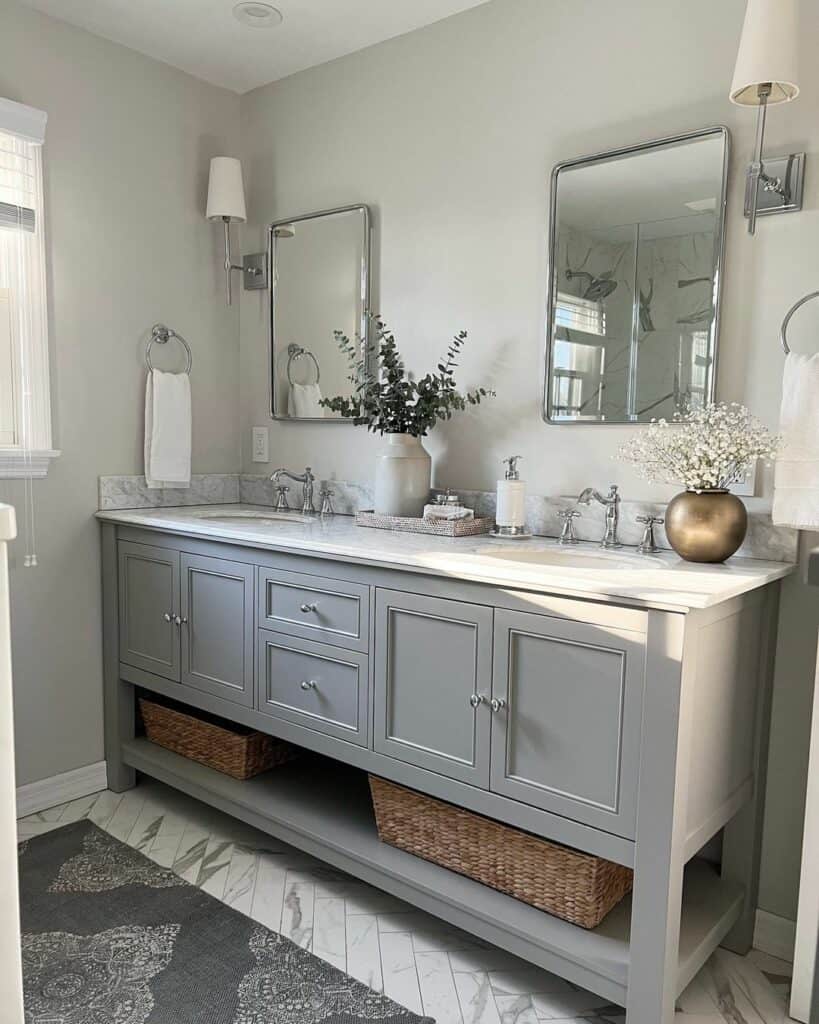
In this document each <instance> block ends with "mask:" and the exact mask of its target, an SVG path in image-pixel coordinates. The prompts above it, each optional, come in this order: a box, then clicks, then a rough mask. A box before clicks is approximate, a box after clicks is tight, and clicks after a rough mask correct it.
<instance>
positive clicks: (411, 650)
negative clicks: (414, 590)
mask: <svg viewBox="0 0 819 1024" xmlns="http://www.w3.org/2000/svg"><path fill="white" fill-rule="evenodd" d="M375 614H376V622H375V635H376V650H375V658H376V661H375V731H374V744H373V745H374V747H375V750H376V751H378V752H379V753H381V754H388V755H390V756H392V757H395V758H397V759H398V760H400V761H404V762H407V763H408V764H413V765H416V766H418V767H419V768H427V769H429V770H430V771H434V772H438V773H439V774H441V775H447V776H449V777H450V778H453V779H457V780H459V781H461V782H467V783H471V784H472V785H474V786H480V787H481V788H484V789H485V788H486V787H487V786H488V784H489V728H490V717H491V716H490V715H489V714H487V713H486V708H485V707H484V706H483V702H485V701H486V700H487V699H488V697H489V694H490V692H491V688H492V609H491V608H486V607H483V606H481V605H474V604H466V603H463V602H460V601H451V600H444V599H440V598H434V597H426V596H423V595H420V594H404V593H399V592H397V591H392V590H384V589H379V590H378V591H377V595H376V613H375Z"/></svg>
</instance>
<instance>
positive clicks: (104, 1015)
mask: <svg viewBox="0 0 819 1024" xmlns="http://www.w3.org/2000/svg"><path fill="white" fill-rule="evenodd" d="M19 850H20V892H21V913H22V931H23V981H24V987H25V1005H26V1022H27V1024H364V1022H370V1021H377V1022H378V1024H421V1022H423V1021H427V1022H429V1018H422V1017H418V1016H417V1015H416V1014H414V1013H410V1011H409V1010H405V1009H403V1008H402V1007H400V1006H398V1005H397V1004H396V1003H393V1002H392V1001H391V1000H389V999H387V998H386V997H385V996H382V995H379V994H378V993H376V992H373V991H371V990H370V989H368V988H367V987H366V986H365V985H362V984H361V983H360V982H357V981H355V980H353V979H352V978H349V977H347V975H346V974H343V973H342V972H341V971H339V970H337V969H336V968H335V967H331V966H330V965H329V964H327V963H324V961H322V960H319V959H318V957H315V956H313V954H312V953H308V952H307V951H306V950H304V949H302V948H301V947H299V946H296V945H295V944H294V943H292V942H290V940H289V939H285V938H283V937H282V936H281V935H277V934H276V933H275V932H271V931H269V930H268V929H267V928H264V927H262V926H261V925H258V924H256V922H255V921H252V920H250V918H247V917H245V916H244V915H242V914H239V913H238V912H237V911H235V910H232V909H231V908H230V907H227V906H225V905H224V904H222V903H220V902H219V901H218V900H216V899H214V898H213V897H212V896H208V895H207V893H203V892H202V891H201V890H199V889H197V888H195V887H194V886H192V885H189V884H188V883H187V882H185V881H183V880H182V879H181V878H179V877H178V876H177V875H174V874H173V873H172V872H170V871H166V870H164V869H163V868H160V867H158V866H157V865H156V864H154V863H153V862H152V861H150V860H148V858H147V857H144V856H143V855H142V854H141V853H138V852H137V851H136V850H133V849H131V847H130V846H126V845H125V844H124V843H120V842H118V841H117V840H116V839H112V838H111V836H109V835H107V834H106V833H105V832H103V831H102V830H101V829H99V828H97V826H96V825H93V824H92V823H91V822H88V821H80V822H77V823H76V824H72V825H66V826H65V827H64V828H61V829H57V830H56V831H54V832H49V833H47V834H46V835H43V836H38V837H36V838H35V839H30V840H28V841H27V842H25V843H22V844H21V845H20V848H19Z"/></svg>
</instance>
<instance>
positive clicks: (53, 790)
mask: <svg viewBox="0 0 819 1024" xmlns="http://www.w3.org/2000/svg"><path fill="white" fill-rule="evenodd" d="M107 788H108V771H107V766H106V763H105V761H97V763H96V764H89V765H86V766H85V767H84V768H75V769H74V770H73V771H70V772H63V773H62V775H53V776H52V777H51V778H50V779H40V780H39V782H30V783H29V784H28V785H27V786H18V787H17V817H18V818H25V817H26V816H27V815H29V814H36V813H37V812H38V811H45V810H46V809H47V808H49V807H56V806H57V805H58V804H64V803H67V802H68V801H69V800H77V799H78V798H79V797H81V796H90V795H91V793H98V792H99V791H100V790H102V789H107Z"/></svg>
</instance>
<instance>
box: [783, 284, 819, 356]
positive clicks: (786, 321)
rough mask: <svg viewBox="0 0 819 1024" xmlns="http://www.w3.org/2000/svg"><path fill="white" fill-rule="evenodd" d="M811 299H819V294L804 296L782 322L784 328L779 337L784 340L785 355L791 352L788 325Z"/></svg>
mask: <svg viewBox="0 0 819 1024" xmlns="http://www.w3.org/2000/svg"><path fill="white" fill-rule="evenodd" d="M811 299H819V292H808V294H807V295H803V296H802V298H801V299H799V301H798V302H794V304H793V305H792V306H791V308H790V309H789V310H788V312H787V313H786V314H785V319H784V320H783V321H782V327H781V328H780V332H779V337H780V338H781V340H782V348H783V349H784V350H785V355H788V353H789V352H790V350H791V347H790V345H789V344H788V324H789V323H790V322H791V317H792V316H793V314H794V313H795V312H796V311H797V309H801V308H802V306H804V305H805V303H806V302H810V300H811Z"/></svg>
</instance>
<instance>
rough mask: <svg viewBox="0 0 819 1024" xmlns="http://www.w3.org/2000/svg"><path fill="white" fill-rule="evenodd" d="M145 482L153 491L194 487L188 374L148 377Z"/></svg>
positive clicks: (153, 373) (156, 373)
mask: <svg viewBox="0 0 819 1024" xmlns="http://www.w3.org/2000/svg"><path fill="white" fill-rule="evenodd" d="M145 480H146V483H147V484H148V486H149V487H156V488H159V487H190V483H191V381H190V377H189V376H188V375H187V374H186V373H165V372H164V371H163V370H152V371H151V372H150V373H149V374H148V381H147V384H146V386H145Z"/></svg>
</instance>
